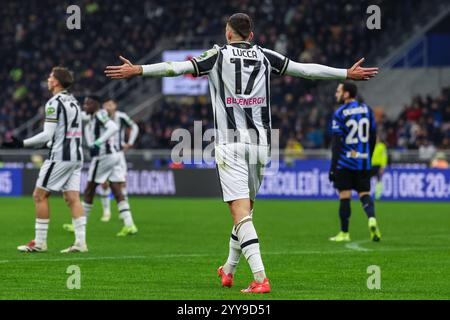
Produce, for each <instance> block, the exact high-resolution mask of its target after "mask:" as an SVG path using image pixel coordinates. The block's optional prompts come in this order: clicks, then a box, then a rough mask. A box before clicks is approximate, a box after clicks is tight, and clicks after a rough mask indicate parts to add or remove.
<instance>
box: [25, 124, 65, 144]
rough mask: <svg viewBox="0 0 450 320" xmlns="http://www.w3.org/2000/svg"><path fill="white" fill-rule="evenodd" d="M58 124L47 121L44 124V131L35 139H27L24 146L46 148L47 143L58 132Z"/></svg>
mask: <svg viewBox="0 0 450 320" xmlns="http://www.w3.org/2000/svg"><path fill="white" fill-rule="evenodd" d="M56 126H57V123H56V122H52V121H45V122H44V130H43V131H42V132H41V133H38V134H37V135H35V136H34V137H31V138H28V139H25V140H24V141H23V146H24V147H26V148H28V147H41V146H44V145H45V144H46V143H47V142H49V141H50V140H52V139H53V136H54V134H55V131H56Z"/></svg>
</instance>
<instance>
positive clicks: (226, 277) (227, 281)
mask: <svg viewBox="0 0 450 320" xmlns="http://www.w3.org/2000/svg"><path fill="white" fill-rule="evenodd" d="M217 273H218V274H219V278H221V279H222V286H223V287H228V288H231V286H232V285H233V274H232V273H229V274H225V272H224V271H223V266H221V267H219V269H218V270H217Z"/></svg>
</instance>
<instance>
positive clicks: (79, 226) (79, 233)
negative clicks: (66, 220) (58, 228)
mask: <svg viewBox="0 0 450 320" xmlns="http://www.w3.org/2000/svg"><path fill="white" fill-rule="evenodd" d="M72 223H73V228H74V230H75V243H76V244H78V245H85V244H86V217H84V216H83V217H79V218H78V219H72Z"/></svg>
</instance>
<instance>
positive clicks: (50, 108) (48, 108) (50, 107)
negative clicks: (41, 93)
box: [45, 100, 59, 123]
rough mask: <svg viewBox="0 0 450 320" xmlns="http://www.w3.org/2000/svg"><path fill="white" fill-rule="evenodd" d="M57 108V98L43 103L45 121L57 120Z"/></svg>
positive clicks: (55, 121)
mask: <svg viewBox="0 0 450 320" xmlns="http://www.w3.org/2000/svg"><path fill="white" fill-rule="evenodd" d="M58 108H59V103H58V101H57V100H51V101H49V102H47V104H46V105H45V122H54V123H57V122H58Z"/></svg>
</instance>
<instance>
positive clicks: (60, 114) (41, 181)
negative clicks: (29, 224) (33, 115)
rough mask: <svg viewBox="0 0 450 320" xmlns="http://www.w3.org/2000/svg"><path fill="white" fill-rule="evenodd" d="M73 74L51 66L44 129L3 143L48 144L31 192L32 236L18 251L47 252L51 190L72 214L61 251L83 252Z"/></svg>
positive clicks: (80, 156)
mask: <svg viewBox="0 0 450 320" xmlns="http://www.w3.org/2000/svg"><path fill="white" fill-rule="evenodd" d="M73 82H74V79H73V74H72V72H70V71H69V70H68V69H66V68H62V67H55V68H53V70H52V72H51V73H50V76H49V77H48V79H47V86H48V89H49V90H50V92H51V93H52V94H53V97H52V98H51V99H50V100H49V101H48V102H47V104H46V105H45V122H44V131H43V132H41V133H39V134H37V135H35V136H34V137H31V138H29V139H26V140H23V141H22V140H18V139H16V138H13V140H12V141H11V142H6V143H4V144H3V146H4V147H9V148H23V147H25V148H30V147H38V148H40V147H46V146H47V144H49V143H50V144H51V145H50V147H51V149H50V154H49V159H47V160H45V162H44V164H43V165H42V167H41V169H40V171H39V177H38V180H37V182H36V188H35V190H34V193H33V198H34V203H35V206H36V225H35V229H36V235H35V238H34V240H32V241H30V242H29V243H28V244H26V245H23V246H19V247H18V248H17V249H18V250H19V251H22V252H44V251H47V232H48V226H49V222H50V208H49V203H48V198H49V197H50V194H51V193H52V192H61V191H62V192H63V196H64V200H65V201H66V204H67V205H68V207H69V208H70V211H71V213H72V223H73V225H74V231H75V243H74V244H73V246H71V247H69V248H67V249H65V250H62V251H61V252H62V253H69V252H86V251H88V249H87V245H86V217H85V215H84V212H83V207H82V206H81V202H80V175H81V167H82V164H83V150H82V147H81V144H82V123H81V109H80V106H79V104H78V101H77V100H76V99H75V98H74V96H73V95H72V94H70V93H69V92H68V91H67V90H68V89H69V88H70V86H71V85H72V84H73Z"/></svg>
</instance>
